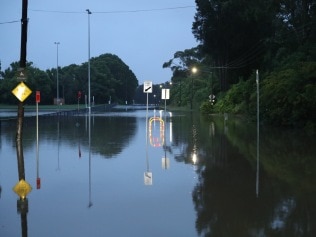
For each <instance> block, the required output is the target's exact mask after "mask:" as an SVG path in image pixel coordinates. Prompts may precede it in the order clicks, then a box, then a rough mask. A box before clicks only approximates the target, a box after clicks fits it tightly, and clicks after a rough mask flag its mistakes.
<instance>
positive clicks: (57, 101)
mask: <svg viewBox="0 0 316 237" xmlns="http://www.w3.org/2000/svg"><path fill="white" fill-rule="evenodd" d="M54 44H56V46H57V76H56V77H57V98H56V104H57V106H58V108H59V79H58V45H59V42H54Z"/></svg>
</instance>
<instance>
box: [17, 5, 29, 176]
mask: <svg viewBox="0 0 316 237" xmlns="http://www.w3.org/2000/svg"><path fill="white" fill-rule="evenodd" d="M27 5H28V0H22V19H21V52H20V70H23V71H25V68H26V42H27V23H28V19H27ZM23 119H24V105H23V102H21V101H19V102H18V114H17V128H16V147H17V148H16V151H17V159H18V171H19V180H21V179H24V180H25V171H24V157H23V146H22V137H23Z"/></svg>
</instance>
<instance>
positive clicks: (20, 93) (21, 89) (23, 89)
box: [12, 82, 32, 102]
mask: <svg viewBox="0 0 316 237" xmlns="http://www.w3.org/2000/svg"><path fill="white" fill-rule="evenodd" d="M12 93H13V95H15V97H16V98H18V100H19V101H21V102H23V101H24V100H25V99H26V98H27V97H28V96H29V95H30V94H31V93H32V91H31V90H30V88H28V87H27V86H26V85H25V84H24V83H23V82H21V83H20V84H19V85H17V86H16V87H15V88H14V89H13V90H12Z"/></svg>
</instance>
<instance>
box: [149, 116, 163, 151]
mask: <svg viewBox="0 0 316 237" xmlns="http://www.w3.org/2000/svg"><path fill="white" fill-rule="evenodd" d="M156 121H158V122H159V134H158V135H156V134H154V133H155V131H156V130H157V129H156V130H155V127H156V126H155V125H156V123H155V122H156ZM164 132H165V123H164V121H163V119H162V118H160V117H152V118H150V119H149V141H150V144H151V145H152V146H153V147H160V146H162V145H163V144H164V140H165V134H164Z"/></svg>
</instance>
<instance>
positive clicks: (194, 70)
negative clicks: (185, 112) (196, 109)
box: [191, 67, 198, 110]
mask: <svg viewBox="0 0 316 237" xmlns="http://www.w3.org/2000/svg"><path fill="white" fill-rule="evenodd" d="M191 71H192V73H193V74H196V73H197V71H198V70H197V68H196V67H193V68H192V69H191ZM192 108H193V77H192V76H191V110H192Z"/></svg>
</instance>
